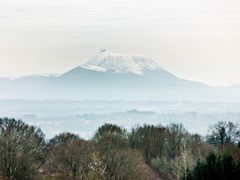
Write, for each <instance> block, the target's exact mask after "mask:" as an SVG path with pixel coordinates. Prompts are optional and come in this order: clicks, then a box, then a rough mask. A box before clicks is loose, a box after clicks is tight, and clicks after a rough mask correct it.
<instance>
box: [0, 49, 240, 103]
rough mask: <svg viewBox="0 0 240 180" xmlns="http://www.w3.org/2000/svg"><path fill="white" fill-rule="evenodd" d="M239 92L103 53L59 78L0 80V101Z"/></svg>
mask: <svg viewBox="0 0 240 180" xmlns="http://www.w3.org/2000/svg"><path fill="white" fill-rule="evenodd" d="M239 90H240V87H239V86H238V85H236V86H231V87H225V88H216V87H211V86H208V85H205V84H202V83H199V82H194V81H188V80H185V79H180V78H178V77H176V76H175V75H173V74H172V73H170V72H168V71H166V70H165V69H164V68H162V67H161V66H160V65H159V64H158V63H157V62H155V61H154V60H153V59H151V58H149V57H146V56H142V55H128V54H119V53H112V52H110V51H105V50H103V51H101V52H100V53H98V54H97V55H96V56H94V57H93V58H91V59H90V60H89V61H87V62H86V63H85V64H82V65H80V66H78V67H75V68H73V69H71V70H69V71H67V72H65V73H63V74H60V75H58V76H54V75H50V76H40V75H34V76H26V77H22V78H15V79H11V78H2V79H0V98H1V99H6V98H7V99H16V98H17V99H71V100H73V99H74V100H81V99H89V100H96V99H102V100H115V99H122V100H197V101H202V100H203V101H240V93H239V92H240V91H239Z"/></svg>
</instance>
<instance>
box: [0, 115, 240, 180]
mask: <svg viewBox="0 0 240 180" xmlns="http://www.w3.org/2000/svg"><path fill="white" fill-rule="evenodd" d="M0 179H6V180H32V179H33V180H35V179H39V180H45V179H51V180H61V179H62V180H65V179H66V180H68V179H69V180H158V179H159V180H161V179H163V180H178V179H179V180H180V179H181V180H213V179H221V180H227V179H231V180H235V179H236V180H237V179H240V129H239V126H238V125H237V124H234V123H232V122H223V121H222V122H218V123H217V124H215V125H213V126H211V127H210V128H209V133H208V135H207V136H206V137H202V136H200V135H198V134H192V133H189V132H188V131H187V130H186V129H185V128H184V127H183V125H182V124H169V125H167V126H162V125H158V126H153V125H143V126H137V127H135V128H132V130H131V131H130V132H127V131H126V130H125V129H124V128H122V127H119V126H117V125H114V124H104V125H103V126H101V127H99V128H98V129H97V131H96V133H95V134H94V135H93V138H92V139H89V140H85V139H82V138H80V137H79V136H78V135H76V134H73V133H69V132H66V133H60V134H58V135H56V136H55V137H53V138H52V139H50V140H46V139H45V136H44V134H43V132H42V131H41V129H39V128H37V127H34V126H31V125H28V124H26V123H24V122H23V121H21V120H16V119H9V118H2V119H1V118H0Z"/></svg>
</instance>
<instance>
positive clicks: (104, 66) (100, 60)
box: [80, 50, 162, 74]
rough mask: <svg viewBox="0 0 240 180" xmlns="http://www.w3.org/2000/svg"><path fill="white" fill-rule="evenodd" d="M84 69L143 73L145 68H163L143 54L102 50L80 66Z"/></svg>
mask: <svg viewBox="0 0 240 180" xmlns="http://www.w3.org/2000/svg"><path fill="white" fill-rule="evenodd" d="M80 67H81V68H84V69H89V70H94V71H102V72H115V73H129V72H130V73H134V74H142V73H143V71H145V70H161V69H162V68H161V66H160V65H159V64H158V63H157V62H155V61H154V60H152V59H151V58H149V57H146V56H143V55H133V54H120V53H113V52H110V51H106V50H102V51H101V52H100V53H98V54H97V55H96V56H94V57H93V58H92V59H90V60H89V61H87V62H86V63H85V64H83V65H81V66H80Z"/></svg>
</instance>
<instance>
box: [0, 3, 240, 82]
mask: <svg viewBox="0 0 240 180" xmlns="http://www.w3.org/2000/svg"><path fill="white" fill-rule="evenodd" d="M102 48H107V49H108V50H110V51H113V52H120V53H134V54H144V55H146V56H150V57H152V58H153V59H155V60H156V61H158V62H159V63H160V64H161V65H162V66H163V67H164V68H166V69H167V70H169V71H170V72H172V73H174V74H175V75H177V76H178V77H181V78H186V79H190V80H196V81H201V82H205V83H207V84H211V85H221V86H222V85H230V84H233V83H240V1H239V0H21V1H20V0H0V76H22V75H27V74H36V73H50V72H52V73H63V72H65V71H67V70H69V69H70V68H72V67H74V66H77V65H80V64H81V63H84V62H85V61H87V60H88V59H89V58H91V57H92V56H93V55H95V54H96V53H98V51H99V50H100V49H102Z"/></svg>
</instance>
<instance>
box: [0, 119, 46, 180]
mask: <svg viewBox="0 0 240 180" xmlns="http://www.w3.org/2000/svg"><path fill="white" fill-rule="evenodd" d="M44 151H45V141H44V135H43V133H42V131H41V130H40V129H37V128H35V127H33V126H29V125H26V124H25V123H23V122H22V121H21V120H15V119H8V118H4V119H0V174H1V176H3V177H5V178H9V179H23V180H24V179H33V178H34V177H35V175H36V174H37V169H38V168H39V167H40V166H41V165H42V163H43V161H44Z"/></svg>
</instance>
